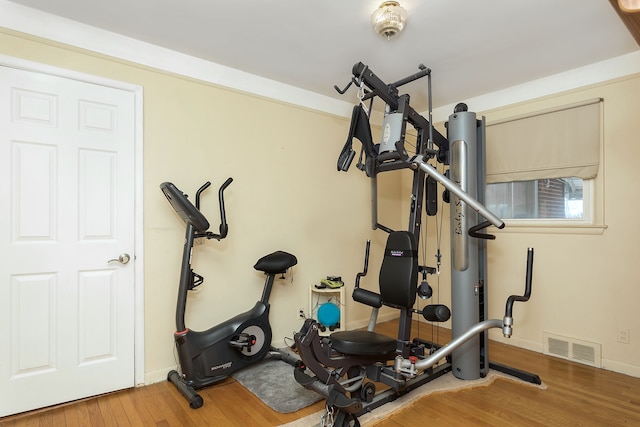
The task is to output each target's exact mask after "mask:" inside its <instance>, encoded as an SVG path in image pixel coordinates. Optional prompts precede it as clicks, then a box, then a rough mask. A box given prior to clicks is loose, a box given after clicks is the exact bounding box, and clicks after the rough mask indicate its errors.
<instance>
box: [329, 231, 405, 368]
mask: <svg viewBox="0 0 640 427" xmlns="http://www.w3.org/2000/svg"><path fill="white" fill-rule="evenodd" d="M379 282H380V300H382V304H384V305H387V306H391V307H395V308H400V309H403V308H406V309H410V308H411V307H413V304H414V303H415V300H416V289H417V282H418V251H417V249H416V244H415V238H414V236H413V234H411V233H409V232H408V231H394V232H392V233H390V234H389V237H388V238H387V245H386V247H385V253H384V258H383V260H382V266H381V267H380V276H379ZM367 292H368V293H371V292H369V291H367ZM371 294H373V293H371ZM374 295H375V294H374ZM367 299H369V300H371V301H373V300H374V298H367ZM378 302H379V300H378ZM374 305H375V306H379V305H377V304H374ZM331 346H332V348H333V349H334V350H335V351H337V352H340V353H344V354H349V355H361V356H379V357H380V359H382V360H390V359H392V358H393V357H394V356H395V352H396V348H397V340H396V338H391V337H388V336H386V335H382V334H379V333H376V332H372V331H340V332H334V333H333V334H331Z"/></svg>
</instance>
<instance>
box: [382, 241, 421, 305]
mask: <svg viewBox="0 0 640 427" xmlns="http://www.w3.org/2000/svg"><path fill="white" fill-rule="evenodd" d="M379 281H380V295H381V296H382V301H383V303H384V304H388V305H394V306H399V307H413V304H414V302H415V301H416V288H417V284H418V250H417V248H416V243H415V238H414V237H413V234H411V233H409V232H408V231H394V232H392V233H390V234H389V237H388V238H387V246H386V248H385V251H384V258H383V259H382V266H381V267H380V278H379Z"/></svg>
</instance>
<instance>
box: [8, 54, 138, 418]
mask: <svg viewBox="0 0 640 427" xmlns="http://www.w3.org/2000/svg"><path fill="white" fill-rule="evenodd" d="M134 112H135V101H134V94H133V93H132V92H128V91H125V90H120V89H114V88H111V87H105V86H101V85H97V84H91V83H86V82H80V81H77V80H72V79H66V78H62V77H56V76H52V75H47V74H40V73H36V72H30V71H23V70H16V69H13V68H8V67H4V66H0V325H2V330H3V338H2V344H0V416H5V415H9V414H14V413H18V412H23V411H27V410H31V409H34V408H40V407H44V406H49V405H53V404H57V403H61V402H66V401H70V400H75V399H78V398H82V397H87V396H92V395H96V394H100V393H105V392H109V391H113V390H118V389H122V388H127V387H131V386H133V385H134V172H135V171H134V165H135V162H134V138H135V132H134V129H135V127H134V121H135V114H134ZM121 254H128V256H129V257H130V261H129V262H128V263H121V262H119V261H111V262H109V261H110V260H113V259H118V257H119V256H120V255H121ZM126 257H127V255H123V262H124V261H126Z"/></svg>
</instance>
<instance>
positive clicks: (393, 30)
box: [371, 1, 407, 40]
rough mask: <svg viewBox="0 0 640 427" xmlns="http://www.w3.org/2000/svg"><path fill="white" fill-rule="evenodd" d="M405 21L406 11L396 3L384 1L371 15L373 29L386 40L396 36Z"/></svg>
mask: <svg viewBox="0 0 640 427" xmlns="http://www.w3.org/2000/svg"><path fill="white" fill-rule="evenodd" d="M406 21H407V11H406V10H405V9H403V8H402V6H400V3H398V2H397V1H385V2H383V3H382V4H381V5H380V6H378V8H377V9H376V10H375V11H374V12H373V14H371V25H373V29H374V30H375V31H376V33H378V34H380V35H381V36H383V37H386V38H387V40H389V39H390V38H391V37H394V36H396V35H398V33H399V32H400V31H402V29H403V28H404V24H405V22H406Z"/></svg>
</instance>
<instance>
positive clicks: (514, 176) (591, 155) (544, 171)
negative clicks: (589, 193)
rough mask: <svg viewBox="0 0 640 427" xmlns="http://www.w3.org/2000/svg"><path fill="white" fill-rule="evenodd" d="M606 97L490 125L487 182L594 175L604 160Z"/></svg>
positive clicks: (488, 129)
mask: <svg viewBox="0 0 640 427" xmlns="http://www.w3.org/2000/svg"><path fill="white" fill-rule="evenodd" d="M602 101H603V100H602V98H596V99H590V100H586V101H583V102H579V103H575V104H570V105H564V106H562V107H558V108H554V109H550V110H544V111H539V112H537V113H533V114H527V115H523V116H517V117H512V118H508V119H504V120H499V121H495V122H492V123H488V124H487V129H486V132H487V134H486V151H487V153H486V168H487V183H488V184H490V183H497V182H513V181H529V180H534V179H546V178H568V177H578V178H582V179H592V178H595V176H596V175H597V173H598V166H599V164H600V140H601V130H600V127H601V112H600V110H601V106H602Z"/></svg>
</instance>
